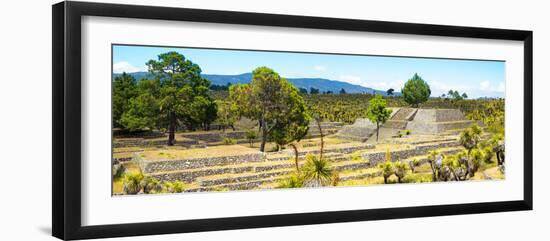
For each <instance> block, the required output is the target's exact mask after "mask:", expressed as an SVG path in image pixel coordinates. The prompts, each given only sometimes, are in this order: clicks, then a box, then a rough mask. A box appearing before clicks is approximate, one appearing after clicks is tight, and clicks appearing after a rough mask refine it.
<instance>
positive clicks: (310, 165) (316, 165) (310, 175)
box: [302, 155, 333, 187]
mask: <svg viewBox="0 0 550 241" xmlns="http://www.w3.org/2000/svg"><path fill="white" fill-rule="evenodd" d="M302 172H303V176H304V180H305V186H308V187H318V186H328V185H330V184H331V183H332V177H333V176H332V168H331V167H330V163H329V161H328V160H326V159H319V158H317V157H316V156H313V155H307V156H306V163H305V164H304V166H303V167H302Z"/></svg>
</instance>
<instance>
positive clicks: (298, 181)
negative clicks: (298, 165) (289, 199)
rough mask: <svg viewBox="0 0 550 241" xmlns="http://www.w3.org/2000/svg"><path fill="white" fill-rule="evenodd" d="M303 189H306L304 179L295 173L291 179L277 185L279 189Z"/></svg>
mask: <svg viewBox="0 0 550 241" xmlns="http://www.w3.org/2000/svg"><path fill="white" fill-rule="evenodd" d="M301 187H304V177H303V176H302V175H301V174H300V173H298V172H295V173H293V174H292V175H290V177H288V178H286V179H283V180H282V181H281V182H279V184H278V185H277V188H301Z"/></svg>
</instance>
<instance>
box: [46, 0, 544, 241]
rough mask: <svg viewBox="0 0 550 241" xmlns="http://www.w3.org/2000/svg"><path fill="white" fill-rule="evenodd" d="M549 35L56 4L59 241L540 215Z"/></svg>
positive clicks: (56, 219)
mask: <svg viewBox="0 0 550 241" xmlns="http://www.w3.org/2000/svg"><path fill="white" fill-rule="evenodd" d="M532 48H533V47H532V32H531V31H524V30H505V29H489V28H474V27H458V26H441V25H429V24H413V23H395V22H382V21H366V20H353V19H335V18H322V17H308V16H290V15H274V14H262V13H245V12H228V11H214V10H196V9H182V8H167V7H152V6H135V5H116V4H102V3H87V2H61V3H58V4H55V5H54V6H53V235H54V236H56V237H58V238H61V239H85V238H100V237H116V236H132V235H148V234H166V233H179V232H198V231H211V230H226V229H242V228H258V227H275V226H288V225H307V224H320V223H333V222H350V221H365V220H379V219H395V218H411V217H426V216H440V215H456V214H471V213H485V212H500V211H517V210H531V209H532V195H533V194H532V163H533V160H532V116H533V113H532V110H533V107H532V82H533V81H532V71H533V70H532V52H533V50H532Z"/></svg>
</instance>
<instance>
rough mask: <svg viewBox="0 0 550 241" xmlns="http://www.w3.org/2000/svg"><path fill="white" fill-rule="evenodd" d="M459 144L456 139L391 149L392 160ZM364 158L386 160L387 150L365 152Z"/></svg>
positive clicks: (378, 161)
mask: <svg viewBox="0 0 550 241" xmlns="http://www.w3.org/2000/svg"><path fill="white" fill-rule="evenodd" d="M458 145H459V144H458V143H457V142H456V141H451V142H442V143H437V144H423V145H418V146H415V147H413V148H407V149H401V150H395V151H391V152H390V153H391V158H392V161H396V160H404V159H407V158H410V157H413V156H421V155H425V154H428V152H429V151H431V150H435V149H441V148H449V147H452V148H454V147H457V146H458ZM361 157H362V158H363V159H366V160H369V161H370V162H372V163H373V164H374V163H380V162H383V161H385V157H386V151H376V152H364V153H362V154H361Z"/></svg>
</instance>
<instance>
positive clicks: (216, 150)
mask: <svg viewBox="0 0 550 241" xmlns="http://www.w3.org/2000/svg"><path fill="white" fill-rule="evenodd" d="M254 153H260V152H259V151H258V150H256V149H252V148H249V147H245V146H242V145H226V146H212V147H207V148H196V149H179V150H178V149H162V150H147V151H143V152H142V153H141V154H140V156H141V157H142V158H143V159H145V160H181V159H191V158H205V157H220V156H236V155H245V154H254Z"/></svg>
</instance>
